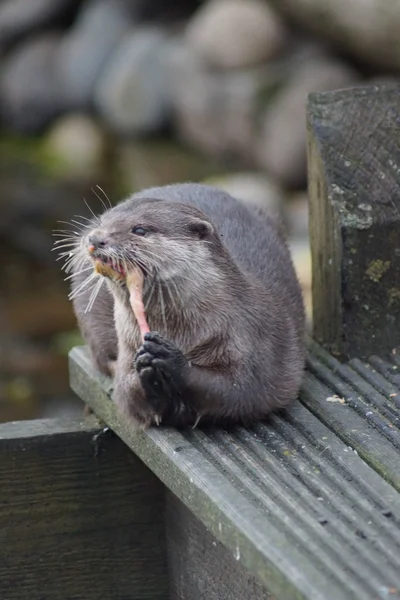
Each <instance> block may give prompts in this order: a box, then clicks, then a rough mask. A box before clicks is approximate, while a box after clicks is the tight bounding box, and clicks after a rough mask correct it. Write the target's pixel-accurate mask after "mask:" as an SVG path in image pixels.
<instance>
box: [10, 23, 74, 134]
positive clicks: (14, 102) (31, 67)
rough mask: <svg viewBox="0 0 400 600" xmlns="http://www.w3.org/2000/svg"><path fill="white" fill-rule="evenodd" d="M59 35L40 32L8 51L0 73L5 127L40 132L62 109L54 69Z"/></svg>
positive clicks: (18, 131)
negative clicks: (13, 49) (40, 33)
mask: <svg viewBox="0 0 400 600" xmlns="http://www.w3.org/2000/svg"><path fill="white" fill-rule="evenodd" d="M59 39H60V38H59V35H58V34H55V33H46V34H42V35H40V36H39V37H37V38H33V39H29V40H28V41H26V42H25V43H23V44H21V45H20V46H18V48H17V49H16V50H15V51H13V52H12V53H10V54H9V55H8V56H7V58H6V60H5V61H4V63H3V68H2V71H1V76H0V116H1V120H2V121H3V125H4V127H5V128H6V129H8V130H11V131H15V132H17V133H21V134H35V133H39V132H40V131H41V130H42V129H43V128H44V127H45V126H46V125H47V124H48V123H49V122H50V121H51V120H52V119H53V118H54V117H55V116H57V115H58V114H60V113H61V111H62V110H63V106H64V104H63V100H62V97H61V94H60V90H59V88H58V83H57V77H56V74H55V72H54V56H55V53H56V49H57V46H58V43H59Z"/></svg>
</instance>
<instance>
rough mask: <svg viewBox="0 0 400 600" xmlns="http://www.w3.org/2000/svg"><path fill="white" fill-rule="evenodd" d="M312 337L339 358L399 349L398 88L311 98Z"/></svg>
mask: <svg viewBox="0 0 400 600" xmlns="http://www.w3.org/2000/svg"><path fill="white" fill-rule="evenodd" d="M307 116H308V186H309V198H310V238H311V253H312V276H313V284H312V287H313V326H314V331H313V337H314V338H315V339H316V341H318V342H320V343H322V344H323V345H325V346H326V348H327V349H328V350H329V351H330V352H331V353H333V354H335V355H337V356H340V357H342V358H359V359H362V358H368V357H369V356H371V355H372V354H375V355H379V356H381V357H384V356H385V355H388V354H390V352H391V351H392V350H393V349H394V348H396V347H398V346H399V344H400V318H399V315H400V145H399V139H400V86H399V85H377V86H374V85H368V86H366V87H358V88H355V89H347V90H338V91H334V92H324V93H319V94H311V95H310V98H309V103H308V111H307Z"/></svg>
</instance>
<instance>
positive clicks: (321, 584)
mask: <svg viewBox="0 0 400 600" xmlns="http://www.w3.org/2000/svg"><path fill="white" fill-rule="evenodd" d="M70 373H71V385H72V388H73V389H74V390H75V392H76V393H77V394H78V395H79V396H80V397H81V398H82V399H84V400H85V402H87V403H88V404H89V406H90V407H91V408H92V409H93V410H94V411H95V412H96V414H98V415H99V416H100V417H101V418H102V419H103V420H104V421H105V422H106V423H107V424H108V425H109V426H110V427H111V428H112V429H113V430H114V431H115V432H116V433H117V434H118V435H119V436H120V437H121V439H123V440H124V441H125V442H126V443H127V444H128V446H129V447H130V448H131V449H132V450H133V451H134V452H135V453H136V454H137V455H138V456H139V457H140V458H141V459H142V460H143V461H144V462H145V463H146V464H147V465H148V466H149V468H150V469H151V470H152V471H154V473H155V474H156V475H157V476H158V477H159V478H160V480H161V481H162V482H163V483H164V484H165V485H166V486H167V487H168V489H170V490H171V492H173V493H174V494H175V495H176V496H177V497H178V498H179V500H180V501H181V502H182V503H183V504H185V506H187V507H188V508H189V509H190V511H191V512H192V513H193V515H194V516H196V517H197V518H198V519H199V520H200V521H201V522H202V523H203V525H204V526H205V527H206V528H207V529H208V530H209V531H210V533H211V534H212V535H213V536H214V537H215V539H216V540H219V541H220V542H221V543H222V544H224V545H225V546H226V548H228V550H229V551H230V552H231V555H232V556H233V557H237V558H238V562H239V563H240V564H242V565H243V567H244V568H245V569H246V570H247V571H248V572H249V573H251V574H252V575H255V576H256V578H257V579H258V581H259V582H260V584H261V585H262V586H263V587H264V588H265V589H266V590H268V591H269V592H270V593H271V594H272V595H273V596H274V597H275V598H276V599H277V600H294V599H297V598H302V599H306V598H307V599H309V600H317V599H318V600H326V598H329V599H330V600H339V599H340V600H342V599H343V598H346V599H347V598H349V599H353V598H354V599H360V600H367V599H369V598H371V599H375V598H384V597H386V596H385V594H389V593H390V592H389V590H393V589H396V590H400V572H399V569H398V566H399V565H398V558H397V557H398V556H399V555H400V495H399V494H398V493H397V492H396V491H395V489H394V488H393V487H392V486H390V485H389V484H388V483H386V482H385V481H384V480H383V479H382V478H381V477H380V476H379V475H378V474H377V473H376V472H375V471H374V470H373V469H371V468H370V467H369V466H368V465H367V464H366V463H365V462H364V461H363V460H361V458H360V457H359V456H358V455H357V454H356V453H354V452H352V451H349V448H348V446H347V445H346V444H344V443H342V442H341V441H340V440H339V439H338V438H337V437H336V435H334V434H333V433H332V432H331V431H330V430H329V429H328V428H327V427H325V426H324V425H323V424H321V422H320V421H318V419H317V418H316V417H314V416H313V415H312V414H311V413H310V412H309V411H308V410H306V409H305V408H304V407H303V406H301V404H300V403H297V405H296V406H295V407H293V409H292V410H291V411H290V413H288V414H286V416H278V415H275V416H274V417H272V418H271V420H270V422H269V423H268V424H259V425H256V426H255V427H252V428H250V429H244V428H240V427H239V428H235V429H233V430H232V431H230V432H226V431H224V430H222V429H209V430H204V431H202V430H198V429H196V430H194V431H193V430H190V431H182V432H179V431H177V430H174V429H169V428H151V429H149V430H148V431H146V432H135V431H133V430H132V428H131V427H130V426H129V423H127V422H126V420H125V419H122V418H121V417H120V416H119V414H118V413H117V411H116V410H115V407H114V405H113V404H112V402H111V400H110V397H109V391H110V383H109V381H108V380H107V379H105V378H102V377H99V376H98V373H97V371H96V370H95V369H94V368H93V366H92V364H91V361H90V357H89V354H88V352H87V351H86V349H82V348H81V349H79V348H75V349H74V350H73V351H72V352H71V354H70ZM366 540H367V541H366ZM396 593H397V592H396ZM394 597H396V596H394Z"/></svg>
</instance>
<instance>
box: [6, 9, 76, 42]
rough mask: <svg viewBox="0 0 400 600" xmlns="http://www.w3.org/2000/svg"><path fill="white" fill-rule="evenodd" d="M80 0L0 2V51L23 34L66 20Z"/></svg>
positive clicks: (35, 31)
mask: <svg viewBox="0 0 400 600" xmlns="http://www.w3.org/2000/svg"><path fill="white" fill-rule="evenodd" d="M79 3H80V0H7V1H6V2H1V3H0V51H3V50H5V49H7V48H8V47H9V46H10V45H11V44H13V43H15V42H17V41H18V40H20V39H21V38H22V37H23V36H26V35H28V34H30V35H31V34H32V33H37V32H38V31H39V30H40V29H43V28H44V27H47V26H51V27H54V26H57V25H60V24H62V23H63V22H64V21H68V19H70V18H71V17H72V15H73V14H74V12H75V10H76V8H77V6H78V5H79Z"/></svg>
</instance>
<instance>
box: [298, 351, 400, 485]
mask: <svg viewBox="0 0 400 600" xmlns="http://www.w3.org/2000/svg"><path fill="white" fill-rule="evenodd" d="M308 344H309V349H310V352H309V356H308V360H307V365H308V373H307V374H306V377H305V379H304V383H303V389H302V392H301V400H302V402H303V403H304V404H305V406H307V408H309V409H310V410H311V411H312V412H313V413H314V414H316V415H317V416H318V418H319V419H321V420H322V421H323V422H324V423H325V424H326V425H327V426H328V427H330V428H331V429H332V431H334V432H335V433H336V434H337V435H338V436H339V437H340V438H341V439H342V440H343V441H344V442H345V443H346V444H348V445H349V446H350V447H351V448H353V449H354V450H355V451H356V452H358V453H359V454H360V456H361V457H362V458H363V459H364V460H365V461H366V462H367V463H368V464H369V465H370V466H372V467H373V468H374V469H375V470H376V471H377V472H378V473H379V474H380V475H382V477H384V478H385V479H386V480H387V481H388V482H389V483H391V485H393V486H394V487H395V488H396V489H397V490H398V491H399V492H400V461H399V456H400V381H399V379H398V378H397V379H396V373H399V375H400V367H399V366H397V365H396V364H395V363H394V362H388V361H384V360H382V359H379V358H377V357H375V358H374V357H373V358H372V359H371V360H372V362H371V363H364V362H362V361H360V360H359V359H352V360H351V361H350V362H349V363H347V364H343V363H340V362H339V361H338V360H337V359H335V358H334V357H333V356H331V355H330V354H329V353H328V352H327V351H326V350H324V349H323V348H322V347H321V346H319V345H318V344H316V343H315V342H313V341H312V340H309V342H308ZM374 365H375V367H374Z"/></svg>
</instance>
